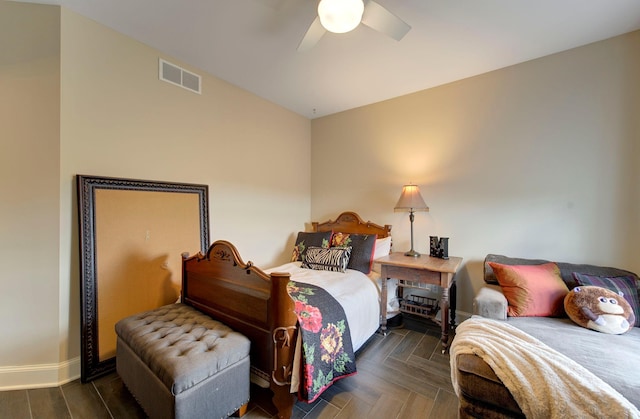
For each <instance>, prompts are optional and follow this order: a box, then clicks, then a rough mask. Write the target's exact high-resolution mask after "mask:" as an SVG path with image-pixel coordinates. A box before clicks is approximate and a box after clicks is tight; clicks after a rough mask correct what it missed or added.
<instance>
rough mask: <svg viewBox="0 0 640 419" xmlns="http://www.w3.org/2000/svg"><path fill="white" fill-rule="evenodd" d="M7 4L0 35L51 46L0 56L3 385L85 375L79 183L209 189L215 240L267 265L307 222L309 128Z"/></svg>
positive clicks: (279, 259) (107, 38)
mask: <svg viewBox="0 0 640 419" xmlns="http://www.w3.org/2000/svg"><path fill="white" fill-rule="evenodd" d="M0 7H1V9H0V35H2V38H3V39H23V38H24V39H28V40H30V42H32V43H33V45H31V44H30V45H25V48H24V50H34V51H38V50H39V49H44V50H45V51H44V53H43V54H39V55H37V56H34V57H31V56H27V57H17V58H15V59H14V60H13V61H15V62H8V63H5V61H7V60H8V59H9V58H11V57H12V55H11V54H8V52H7V51H4V50H3V51H1V54H0V59H1V60H2V67H0V89H2V90H1V91H0V93H1V94H0V97H2V100H1V101H0V103H1V104H2V105H1V106H2V110H3V111H4V110H5V108H6V109H8V110H9V112H8V113H5V112H3V113H2V115H3V117H2V118H3V124H2V125H3V130H5V119H6V120H7V122H10V123H11V124H10V131H11V132H12V135H11V136H5V135H4V134H3V135H2V139H1V141H2V147H3V152H2V163H3V164H2V169H0V170H2V171H3V175H2V179H0V182H2V185H3V199H2V204H3V205H2V206H0V211H1V216H2V220H3V221H2V226H3V228H2V237H1V238H0V243H2V247H3V248H2V250H3V251H2V252H0V253H1V254H2V255H3V256H2V258H3V259H2V261H3V263H2V264H1V266H2V268H0V269H2V279H0V280H1V281H2V285H3V292H4V297H3V300H2V301H3V304H2V305H0V306H1V307H2V308H0V310H2V312H1V314H2V315H3V316H2V318H4V319H8V318H11V319H13V321H12V322H7V321H5V322H3V326H1V329H0V333H1V335H2V336H3V344H2V345H1V346H0V389H8V388H18V387H21V386H24V387H30V386H42V385H45V384H47V383H53V384H57V383H58V382H62V381H65V380H68V379H69V378H76V377H78V375H79V372H80V370H79V356H80V307H79V301H80V297H79V277H78V276H79V273H78V269H79V268H78V239H77V236H78V228H77V216H76V211H77V209H76V196H75V178H74V177H75V175H76V174H85V175H99V176H113V177H123V178H134V179H151V180H159V181H173V182H188V183H198V184H207V185H209V210H210V223H211V225H210V227H211V228H210V232H211V240H216V239H227V240H230V241H232V242H233V243H234V244H236V245H237V247H238V249H239V251H240V253H241V255H242V256H243V257H244V258H245V260H252V261H253V262H255V263H256V264H257V265H258V266H265V267H268V266H273V265H275V264H280V263H283V262H285V261H286V260H287V259H288V257H289V256H290V249H291V248H292V247H293V240H294V234H295V232H297V231H298V230H301V229H304V228H305V223H307V222H308V221H309V214H310V157H309V156H310V136H311V134H310V121H309V120H308V119H306V118H304V117H302V116H299V115H297V114H294V113H292V112H290V111H288V110H285V109H284V108H282V107H279V106H276V105H274V104H271V103H269V102H267V101H265V100H263V99H261V98H258V97H256V96H255V95H252V94H250V93H248V92H246V91H244V90H242V89H239V88H237V87H235V86H232V85H229V84H228V83H226V82H223V81H221V80H219V79H217V78H215V77H212V76H210V75H207V74H205V73H203V72H201V71H200V70H199V69H195V68H188V67H187V68H188V69H189V70H190V71H192V72H196V73H198V74H200V75H202V76H203V80H202V86H203V93H202V95H198V94H195V93H192V92H190V91H187V90H184V89H181V88H179V87H176V86H174V85H171V84H168V83H165V82H161V81H159V80H158V58H159V57H162V58H165V59H167V60H169V61H171V62H174V63H176V64H178V65H183V63H180V62H178V61H176V60H174V59H173V58H172V57H164V56H161V55H160V54H159V53H158V51H156V50H154V49H152V48H150V47H148V46H146V45H143V44H141V43H138V42H135V41H133V40H131V39H130V38H127V37H125V36H123V35H120V34H118V33H116V32H114V31H112V30H110V29H107V28H105V27H104V26H101V25H99V24H97V23H95V22H93V21H91V20H88V19H86V18H84V17H81V16H80V15H77V14H75V13H72V12H70V11H69V10H67V9H64V8H63V9H59V8H57V7H45V6H40V5H24V4H13V3H6V4H5V2H0ZM43 10H46V11H47V12H46V13H45V12H43ZM43 14H44V17H42V16H41V15H43ZM15 19H24V21H25V22H22V21H18V20H15ZM5 20H6V21H7V22H14V20H15V23H14V24H11V25H9V24H6V22H5ZM17 23H25V24H24V25H21V24H17ZM36 27H37V28H41V29H39V30H38V31H35V32H36V33H35V34H34V28H36ZM25 34H28V35H29V36H24V35H25ZM36 34H37V35H38V36H35V35H36ZM51 39H53V40H55V42H53V45H51V44H52V41H51ZM24 42H26V41H24ZM0 45H3V46H4V45H7V44H6V43H0ZM3 48H4V47H3ZM56 48H57V49H56ZM41 55H46V56H44V57H43V56H41ZM25 74H28V77H26V76H25ZM44 89H46V90H44ZM5 91H6V93H5ZM5 94H7V96H5ZM5 98H8V100H5ZM10 148H11V150H12V153H11V154H9V153H7V152H5V151H4V150H8V149H10ZM291 156H295V158H294V159H292V158H291ZM5 160H6V164H5ZM4 196H12V197H13V198H12V200H11V201H5V198H4ZM5 226H6V232H7V234H5ZM176 274H177V275H179V273H176ZM42 371H44V373H42Z"/></svg>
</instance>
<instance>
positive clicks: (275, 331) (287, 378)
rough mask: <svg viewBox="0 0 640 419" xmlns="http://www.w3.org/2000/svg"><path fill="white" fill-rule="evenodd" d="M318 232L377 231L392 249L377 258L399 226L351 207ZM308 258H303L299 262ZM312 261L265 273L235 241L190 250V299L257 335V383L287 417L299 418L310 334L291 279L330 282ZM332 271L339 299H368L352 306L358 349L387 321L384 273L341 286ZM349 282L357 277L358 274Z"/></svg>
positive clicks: (186, 272) (186, 274)
mask: <svg viewBox="0 0 640 419" xmlns="http://www.w3.org/2000/svg"><path fill="white" fill-rule="evenodd" d="M310 233H327V234H328V235H329V236H330V237H334V235H335V233H343V234H344V235H348V234H352V235H358V236H353V237H365V236H364V235H368V236H367V237H372V236H371V235H375V238H376V244H378V245H379V244H380V243H381V242H383V241H384V242H385V243H389V249H388V250H385V249H384V246H379V251H378V252H377V253H376V254H375V256H376V257H377V256H379V255H380V250H382V251H386V252H388V251H390V241H391V237H390V234H391V226H390V225H378V224H374V223H372V222H369V221H367V222H364V221H363V220H362V219H361V218H360V216H359V215H358V214H356V213H355V212H343V213H342V214H340V215H339V216H338V217H337V218H336V219H335V221H333V220H329V221H326V222H322V223H318V222H314V223H312V232H310ZM305 234H309V233H304V232H301V233H299V235H298V240H297V241H296V244H297V246H296V249H294V256H295V252H296V251H298V250H299V246H298V244H300V237H301V236H302V235H305ZM316 236H317V235H316ZM337 237H338V238H339V237H340V235H337ZM334 239H335V237H334ZM338 245H339V243H338ZM337 247H339V246H337ZM309 248H311V247H309ZM300 257H301V255H298V259H300ZM305 260H306V259H304V258H303V259H302V262H301V261H299V260H298V261H294V262H291V263H287V264H284V265H282V266H278V267H275V268H271V269H268V270H263V269H260V268H258V267H256V266H254V265H253V263H251V262H244V261H243V259H242V258H241V256H240V254H239V253H238V251H237V249H236V248H235V246H234V245H233V244H231V243H230V242H228V241H223V240H221V241H216V242H214V243H213V244H212V245H211V246H210V247H209V249H208V251H207V254H206V255H202V254H197V255H195V256H191V257H189V256H188V255H183V265H182V269H183V285H182V302H183V303H185V304H188V305H191V306H193V307H195V308H197V309H198V310H200V311H202V312H204V313H206V314H208V315H210V316H211V317H213V318H216V319H218V320H220V321H222V322H223V323H225V324H227V325H228V326H230V327H231V328H233V329H235V330H236V331H238V332H240V333H242V334H244V335H245V336H247V337H248V338H249V339H250V340H251V370H252V381H254V382H255V383H257V384H259V385H262V386H263V387H267V386H268V387H269V388H270V389H271V391H272V392H273V398H272V400H273V403H274V405H275V407H276V409H277V410H278V417H280V418H289V417H291V414H292V409H293V404H294V402H295V391H296V385H297V383H298V381H299V377H300V374H299V373H301V372H302V369H303V367H302V365H301V364H300V363H299V362H298V361H299V358H300V355H299V354H300V351H299V350H298V351H297V350H296V349H299V347H300V346H301V345H300V344H299V340H298V338H299V336H300V334H301V333H302V331H301V329H300V326H299V322H298V317H297V315H296V313H295V309H296V307H295V303H294V300H293V299H292V298H291V297H290V295H289V292H290V291H291V289H289V290H288V289H287V287H288V285H289V283H290V281H295V283H296V284H300V283H302V284H313V285H320V286H322V281H323V280H322V279H318V278H317V277H316V275H314V274H315V273H317V274H321V272H320V271H317V270H314V269H305V268H301V267H300V265H301V263H303V262H305ZM350 271H352V269H346V271H345V274H351V275H352V276H353V272H350ZM330 274H333V275H330V277H331V278H332V279H330V280H329V282H330V283H331V284H328V285H327V284H326V282H325V285H326V288H328V289H327V291H329V292H334V293H337V294H340V295H338V296H334V297H335V298H336V299H338V300H340V299H341V298H342V299H343V300H344V299H345V298H346V299H347V300H349V299H351V300H349V301H351V302H353V301H355V300H360V303H361V304H362V306H361V307H362V309H359V308H356V306H355V305H354V304H351V303H349V302H347V303H344V304H345V305H346V307H344V308H345V314H346V315H347V318H348V319H349V327H350V329H351V336H352V339H351V343H352V346H353V351H354V352H355V351H357V350H358V349H359V348H360V347H361V346H362V345H363V344H364V343H366V341H367V340H368V339H369V338H370V337H371V336H372V335H373V334H374V333H375V332H376V330H378V328H379V325H380V313H381V310H380V293H379V275H376V272H375V269H374V270H373V271H372V272H371V273H370V274H369V275H364V274H362V275H356V277H359V278H360V279H358V281H361V282H360V283H359V285H357V286H356V287H355V288H352V289H350V290H349V289H346V290H345V289H343V288H341V287H340V286H338V285H337V282H338V279H336V278H338V277H339V276H340V275H339V273H337V272H330ZM323 275H324V274H323ZM319 276H321V275H318V277H319ZM362 277H365V278H366V279H363V278H362ZM347 281H349V282H352V281H354V279H353V278H352V277H350V278H349V279H348V280H347ZM323 287H324V286H323ZM336 287H337V288H336ZM356 289H359V291H356ZM356 293H357V294H356ZM390 294H393V293H390ZM385 303H387V302H385ZM341 304H343V303H342V302H341ZM363 310H365V311H366V313H367V314H364V315H362V314H361V315H360V316H359V318H358V319H355V320H354V324H353V325H352V324H351V321H352V319H351V318H349V317H350V316H351V317H355V316H357V315H356V314H354V313H356V312H361V311H363ZM296 354H297V356H296ZM294 365H295V366H294Z"/></svg>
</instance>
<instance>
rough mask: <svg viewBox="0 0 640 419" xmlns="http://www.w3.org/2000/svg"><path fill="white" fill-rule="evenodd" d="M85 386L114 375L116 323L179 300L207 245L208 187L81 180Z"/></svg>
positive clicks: (93, 178) (82, 177) (81, 177)
mask: <svg viewBox="0 0 640 419" xmlns="http://www.w3.org/2000/svg"><path fill="white" fill-rule="evenodd" d="M76 184H77V194H78V222H79V235H80V243H79V244H80V246H79V247H80V300H81V380H82V382H87V381H91V380H93V379H95V378H98V377H100V376H103V375H105V374H108V373H111V372H113V371H115V366H116V363H115V342H116V335H115V330H114V325H115V323H116V322H117V321H118V320H119V319H121V318H124V317H127V316H129V315H132V314H135V313H137V312H141V311H145V310H149V309H153V308H156V307H159V306H162V305H165V304H170V303H173V302H175V301H176V300H177V299H178V298H179V297H180V291H181V280H182V259H181V254H182V253H184V252H186V253H189V254H194V253H197V252H198V251H200V252H203V253H204V252H206V251H207V248H208V246H209V215H208V214H209V209H208V186H207V185H198V184H188V183H174V182H159V181H148V180H135V179H123V178H110V177H102V176H87V175H77V176H76Z"/></svg>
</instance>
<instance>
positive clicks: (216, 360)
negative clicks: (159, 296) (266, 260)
mask: <svg viewBox="0 0 640 419" xmlns="http://www.w3.org/2000/svg"><path fill="white" fill-rule="evenodd" d="M115 328H116V334H117V345H116V368H117V371H118V374H119V375H120V377H121V378H122V381H123V382H124V384H125V385H126V386H127V388H128V389H129V391H130V392H131V394H133V396H134V397H135V398H136V400H137V401H138V403H140V405H141V406H142V408H143V409H144V411H145V413H146V414H147V415H148V416H149V417H150V418H153V419H155V418H182V419H185V418H226V417H228V416H230V415H232V414H233V413H234V412H236V411H238V413H239V414H240V415H242V414H244V412H246V408H247V403H248V401H249V346H250V342H249V340H248V339H247V338H246V337H244V336H243V335H241V334H240V333H237V332H234V331H233V330H231V329H230V328H229V327H227V326H226V325H224V324H222V323H220V322H218V321H216V320H213V319H211V318H210V317H209V316H206V315H205V314H203V313H201V312H199V311H198V310H196V309H194V308H192V307H190V306H187V305H185V304H170V305H167V306H163V307H160V308H157V309H154V310H151V311H146V312H144V313H139V314H135V315H133V316H130V317H127V318H125V319H122V320H120V321H119V322H118V323H116V326H115Z"/></svg>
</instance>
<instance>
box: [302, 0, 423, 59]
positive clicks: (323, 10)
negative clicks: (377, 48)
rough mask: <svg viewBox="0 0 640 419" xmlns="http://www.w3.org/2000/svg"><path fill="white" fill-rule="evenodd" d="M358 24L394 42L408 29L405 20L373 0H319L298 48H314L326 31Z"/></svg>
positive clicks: (345, 30) (340, 31)
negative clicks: (314, 15)
mask: <svg viewBox="0 0 640 419" xmlns="http://www.w3.org/2000/svg"><path fill="white" fill-rule="evenodd" d="M360 23H362V24H364V25H367V26H368V27H370V28H372V29H375V30H376V31H378V32H381V33H383V34H385V35H387V36H389V37H391V38H393V39H395V40H396V41H399V40H401V39H402V38H403V37H404V36H405V35H406V34H407V32H409V30H410V29H411V26H409V25H408V24H407V23H406V22H404V21H403V20H402V19H400V18H399V17H397V16H396V15H394V14H393V13H391V12H390V11H389V10H387V9H386V8H385V7H383V6H381V5H380V4H379V3H377V2H375V1H374V0H320V2H319V3H318V16H316V18H315V19H314V21H313V23H311V26H309V29H307V32H306V33H305V35H304V37H303V38H302V41H300V44H299V45H298V51H306V50H308V49H310V48H311V47H313V46H314V45H315V44H317V43H318V41H319V40H320V38H322V36H323V35H324V34H325V33H326V32H327V31H329V32H334V33H345V32H349V31H352V30H353V29H355V28H356V27H357V26H358V25H359V24H360Z"/></svg>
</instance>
